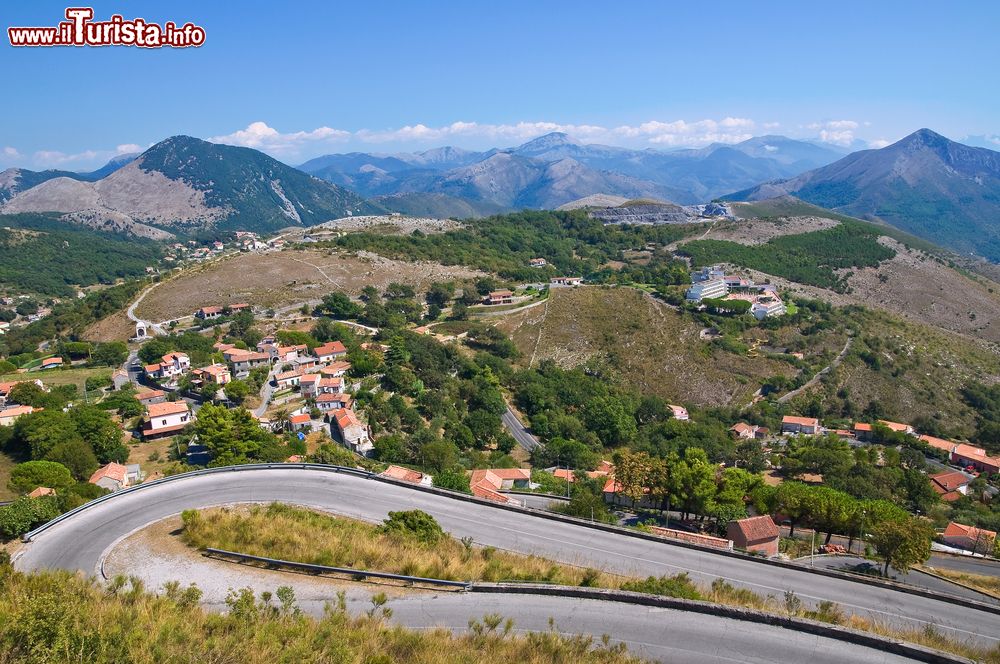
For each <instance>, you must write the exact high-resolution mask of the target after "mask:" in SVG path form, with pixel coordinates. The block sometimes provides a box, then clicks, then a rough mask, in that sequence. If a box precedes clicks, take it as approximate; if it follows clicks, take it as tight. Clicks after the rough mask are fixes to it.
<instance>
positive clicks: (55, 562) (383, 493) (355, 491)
mask: <svg viewBox="0 0 1000 664" xmlns="http://www.w3.org/2000/svg"><path fill="white" fill-rule="evenodd" d="M272 501H281V502H288V503H294V504H299V505H304V506H308V507H314V508H317V509H321V510H325V511H328V512H333V513H338V514H342V515H345V516H349V517H354V518H358V519H363V520H366V521H373V522H374V521H381V520H382V519H384V518H385V517H386V515H387V513H388V512H389V511H390V510H400V509H421V510H424V511H425V512H428V513H430V514H432V515H433V516H434V517H435V518H436V519H437V520H438V521H439V522H440V523H441V525H442V526H443V527H444V528H445V529H446V530H447V531H449V532H451V533H452V534H453V535H454V536H456V537H462V536H470V537H472V538H473V540H474V541H475V542H476V543H477V544H480V545H488V546H494V547H498V548H504V549H509V550H513V551H518V552H521V553H534V554H538V555H540V556H544V557H548V558H552V559H556V560H559V561H562V562H565V563H570V564H578V565H586V566H589V567H596V568H603V569H605V570H608V571H610V572H616V573H620V574H630V575H636V576H647V575H656V576H659V575H665V574H676V573H678V572H687V573H689V574H690V575H691V577H692V579H693V580H694V581H696V582H700V583H710V582H711V581H712V580H714V579H716V578H723V579H727V580H728V581H729V582H731V583H733V584H734V585H737V586H741V587H746V588H750V589H752V590H754V591H755V592H758V593H761V594H764V595H773V596H774V597H775V598H779V599H778V600H777V601H778V603H779V604H780V602H781V599H780V598H782V597H783V595H784V593H785V591H786V590H791V591H794V592H795V593H796V594H797V595H798V596H799V597H800V598H801V599H803V600H804V601H805V602H806V603H816V602H818V601H820V600H830V601H833V602H836V603H837V604H839V605H840V606H841V607H843V608H844V609H845V610H847V611H850V612H854V613H857V614H860V615H864V616H868V617H871V618H873V619H875V620H878V621H879V622H882V623H890V624H893V625H897V626H901V627H909V628H918V629H922V628H924V627H926V626H928V625H934V626H936V628H937V629H939V630H940V631H942V632H943V633H945V634H947V635H948V636H950V637H953V638H956V639H959V640H963V641H970V642H974V643H978V644H981V645H984V646H989V647H995V646H997V645H1000V633H998V631H997V625H998V624H1000V618H998V616H997V615H996V614H994V613H989V612H986V611H981V610H977V609H974V608H969V607H964V606H959V605H956V604H952V603H948V602H944V601H941V600H938V599H932V598H928V597H920V596H917V595H910V594H906V593H903V592H900V591H897V590H894V589H891V588H886V587H881V586H877V585H871V584H868V583H864V582H856V581H849V580H845V579H839V578H830V577H826V576H821V575H818V574H813V573H810V572H809V571H808V570H804V569H803V570H799V569H789V568H785V567H778V566H773V565H767V564H764V563H761V562H758V561H755V560H752V559H744V558H735V557H729V556H722V555H718V554H714V553H711V552H706V551H702V550H695V549H688V548H684V547H680V546H676V545H672V544H669V543H663V542H656V541H648V540H643V539H638V538H633V537H629V536H627V535H623V534H619V533H613V532H605V531H601V530H596V529H592V528H588V527H586V526H583V525H577V524H572V523H565V522H560V521H554V520H550V519H546V518H543V517H540V516H536V515H533V514H530V513H526V512H518V511H510V510H505V509H499V508H496V507H493V506H490V505H487V504H479V503H472V502H466V501H462V500H456V499H453V498H449V497H447V496H441V495H437V494H433V493H427V492H422V491H417V490H415V489H412V488H409V487H406V486H400V485H395V484H390V483H386V482H381V481H377V480H373V479H368V478H365V477H359V476H353V475H347V474H338V473H333V472H323V471H318V470H306V469H303V468H302V467H296V466H289V467H288V468H284V467H279V468H270V469H247V470H239V471H234V472H227V473H218V474H210V475H200V476H191V477H186V478H181V479H177V480H173V481H170V482H166V483H163V484H159V485H156V486H150V487H147V488H143V489H139V490H137V491H134V492H129V493H124V494H120V495H117V496H115V497H114V498H112V499H110V500H107V501H105V502H103V503H98V504H96V505H94V506H93V507H90V508H87V509H85V510H83V511H81V512H80V513H78V514H76V515H74V516H73V517H70V518H68V519H67V520H65V521H63V522H60V523H58V524H55V525H54V526H52V527H51V528H50V529H48V530H46V531H44V532H42V533H40V534H39V535H37V537H36V538H35V539H34V541H32V542H31V543H28V544H26V545H25V546H24V547H23V549H22V550H21V551H20V552H19V553H18V555H17V557H16V559H15V565H16V566H17V567H18V568H19V569H22V570H36V569H46V568H47V569H67V570H82V571H83V572H85V573H87V574H97V573H98V571H99V567H100V565H101V561H102V558H103V556H104V555H105V554H106V552H107V551H109V550H110V549H111V548H112V547H113V546H114V544H115V543H116V542H118V541H119V540H121V539H122V538H124V537H125V536H127V535H128V534H129V533H131V532H134V531H136V530H138V529H141V528H143V527H144V526H146V525H148V524H150V523H152V522H154V521H158V520H160V519H162V518H165V517H167V516H170V515H174V514H177V513H179V512H181V511H182V510H184V509H189V508H203V507H209V506H213V505H223V504H232V503H247V502H272ZM578 601H579V600H574V602H578ZM533 602H534V599H529V600H526V601H525V602H524V603H523V604H518V606H521V607H522V608H523V609H524V610H525V611H527V610H529V609H530V607H531V606H534V604H533ZM532 611H534V610H532ZM532 615H534V613H533V614H532ZM619 615H622V616H629V617H628V618H627V619H626V620H624V621H619V620H618V619H617V617H618V616H619ZM630 616H631V614H630V613H629V612H626V611H618V610H617V607H616V608H615V610H609V611H607V612H606V616H605V622H604V624H605V625H606V627H605V629H603V630H602V633H603V632H609V633H615V632H616V631H618V630H619V628H620V629H621V630H628V629H629V626H628V625H629V623H630V621H631V620H632V618H631V617H630ZM512 617H514V618H515V620H518V619H519V618H521V616H520V615H518V614H517V613H516V612H515V613H513V615H512ZM466 618H468V615H466ZM701 619H702V618H699V620H701ZM619 622H621V624H619ZM520 624H521V625H522V626H524V623H520ZM568 626H569V628H570V629H572V626H571V625H568ZM724 633H725V632H724V631H723V632H720V633H719V637H722V636H723V634H724ZM785 634H790V633H788V632H785ZM652 637H653V635H652V634H648V635H647V638H652ZM811 638H814V637H811ZM778 644H780V645H778ZM782 647H784V639H782V640H780V641H778V642H776V643H772V644H771V653H772V656H773V655H775V654H780V652H779V650H780V648H782ZM775 648H778V650H775ZM848 659H849V660H850V661H855V660H854V659H853V658H848ZM798 661H801V660H798Z"/></svg>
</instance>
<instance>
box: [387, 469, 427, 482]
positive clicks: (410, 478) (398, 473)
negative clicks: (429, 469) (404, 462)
mask: <svg viewBox="0 0 1000 664" xmlns="http://www.w3.org/2000/svg"><path fill="white" fill-rule="evenodd" d="M382 475H383V477H391V478H392V479H395V480H402V481H403V482H411V483H412V484H420V482H421V481H422V480H423V479H424V474H423V473H421V472H419V471H416V470H410V469H409V468H403V467H402V466H389V467H388V468H386V469H385V470H384V471H382Z"/></svg>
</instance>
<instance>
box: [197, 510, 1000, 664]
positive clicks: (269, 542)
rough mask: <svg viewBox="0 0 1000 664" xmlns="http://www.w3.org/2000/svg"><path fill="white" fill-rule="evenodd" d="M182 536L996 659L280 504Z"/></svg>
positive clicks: (668, 583)
mask: <svg viewBox="0 0 1000 664" xmlns="http://www.w3.org/2000/svg"><path fill="white" fill-rule="evenodd" d="M181 537H182V539H183V540H184V541H185V542H186V543H187V544H189V545H192V546H196V547H213V548H220V549H227V550H230V551H238V552H240V553H248V554H252V555H259V556H265V557H270V558H277V559H283V560H294V561H299V562H308V563H314V564H321V565H332V566H337V567H353V568H357V569H368V570H376V571H386V572H394V573H398V574H407V575H412V576H424V577H431V578H438V579H449V580H462V581H470V580H471V581H514V580H520V581H538V582H544V583H552V584H561V585H590V586H596V587H604V588H621V587H622V586H623V585H630V586H631V587H632V589H636V590H638V591H639V592H657V591H656V590H651V589H655V588H660V589H671V590H666V591H665V590H659V591H658V592H666V593H667V594H670V595H671V596H676V597H685V598H689V599H701V600H705V601H709V602H713V603H716V604H724V605H727V606H734V607H740V608H747V609H752V610H755V611H762V612H765V613H772V614H779V615H790V616H797V617H801V618H808V619H812V620H820V621H823V622H828V623H831V624H837V625H843V626H845V627H850V628H853V629H857V630H861V631H866V632H872V633H875V634H880V635H882V636H887V637H890V638H893V639H898V640H903V641H909V642H910V643H916V644H920V645H924V646H927V647H930V648H935V649H938V650H942V651H946V652H951V653H955V654H958V655H961V656H963V657H967V658H969V659H973V660H976V661H980V662H987V663H991V664H1000V648H996V649H994V650H987V649H984V648H981V647H979V646H976V645H971V644H968V643H963V642H959V641H955V640H953V639H949V638H948V637H946V636H945V635H944V634H943V633H941V632H939V631H937V630H935V629H933V627H929V628H927V629H923V630H910V629H901V628H899V627H896V626H892V625H888V624H885V623H882V622H878V621H875V620H872V619H870V618H866V617H862V616H857V615H852V614H848V613H845V612H844V610H843V609H842V608H841V607H840V606H838V605H837V604H834V603H832V602H821V603H820V604H819V605H818V606H816V607H807V606H805V605H804V604H803V603H802V602H801V601H799V600H798V598H796V597H795V596H794V594H792V595H790V596H786V597H776V596H773V595H768V596H763V595H759V594H757V593H755V592H753V591H752V590H748V589H746V588H739V587H736V586H733V585H732V584H730V583H728V582H726V581H724V580H723V579H716V580H715V581H714V582H713V583H712V584H711V585H710V586H699V585H696V584H694V583H692V582H691V581H690V580H689V579H688V577H687V575H686V574H679V575H677V576H675V577H672V578H670V579H666V578H664V579H659V580H657V579H653V578H650V579H646V580H642V579H637V578H633V577H624V576H619V575H614V574H607V573H604V572H599V571H596V570H584V569H581V568H577V567H572V566H568V565H564V564H559V563H555V562H552V561H550V560H546V559H544V558H539V557H537V556H523V555H518V554H514V553H508V552H502V551H497V550H494V549H490V548H476V547H472V546H466V545H465V544H463V543H462V542H459V541H456V540H454V539H451V538H446V539H444V540H441V541H438V542H437V543H434V544H421V543H419V542H417V541H415V540H414V539H412V538H408V537H401V536H390V535H385V534H382V533H381V532H379V529H378V527H377V526H373V525H371V524H367V523H363V522H360V521H355V520H352V519H347V518H341V517H332V516H329V515H326V514H321V513H318V512H314V511H312V510H308V509H304V508H298V507H291V506H287V505H281V504H271V505H268V506H266V507H262V506H250V507H239V508H219V509H211V510H205V511H202V512H199V513H198V514H197V516H196V517H195V518H193V519H192V518H191V516H190V515H189V516H188V517H187V518H186V519H185V528H184V531H183V533H182V534H181Z"/></svg>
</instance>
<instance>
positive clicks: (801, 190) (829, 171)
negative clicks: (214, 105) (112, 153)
mask: <svg viewBox="0 0 1000 664" xmlns="http://www.w3.org/2000/svg"><path fill="white" fill-rule="evenodd" d="M762 183H763V184H762ZM729 192H736V193H729ZM595 195H599V196H598V197H597V198H594V196H595ZM786 196H793V197H796V198H799V199H802V200H805V201H807V202H809V203H812V204H815V205H819V206H821V207H825V208H829V209H832V210H836V211H838V212H843V213H845V214H850V215H854V216H858V217H862V218H866V219H871V220H878V221H882V222H884V223H887V224H891V225H893V226H896V227H898V228H900V229H901V230H904V231H906V232H908V233H910V234H912V235H915V236H918V237H922V238H925V239H927V240H930V241H932V242H934V243H936V244H939V245H941V246H945V247H948V248H950V249H953V250H955V251H958V252H961V253H966V254H974V255H977V256H982V257H986V258H988V259H990V260H993V261H1000V225H998V224H997V219H1000V153H998V152H994V151H992V150H988V149H985V148H979V147H971V146H967V145H963V144H961V143H956V142H954V141H951V140H949V139H947V138H945V137H943V136H941V135H939V134H936V133H934V132H933V131H930V130H928V129H921V130H919V131H917V132H915V133H913V134H911V135H910V136H907V137H906V138H904V139H902V140H900V141H898V142H896V143H894V144H892V145H889V146H887V147H884V148H881V149H877V150H861V151H858V152H853V153H851V154H848V155H846V156H844V155H843V154H841V153H839V152H837V151H836V150H833V149H830V148H827V147H823V146H819V145H815V144H812V143H808V142H804V141H795V140H791V139H788V138H784V137H781V136H761V137H756V138H752V139H750V140H748V141H744V142H742V143H737V144H735V145H710V146H707V147H705V148H700V149H689V150H676V151H671V152H665V151H659V150H632V149H628V148H621V147H613V146H606V145H593V144H584V143H580V142H578V141H576V140H574V139H572V138H570V137H569V136H567V135H566V134H562V133H551V134H546V135H544V136H541V137H539V138H536V139H534V140H531V141H528V142H527V143H524V144H523V145H520V146H517V147H513V148H506V149H491V150H487V151H483V152H475V151H470V150H463V149H461V148H456V147H442V148H436V149H433V150H427V151H424V152H414V153H397V154H367V153H358V152H355V153H349V154H332V155H326V156H323V157H318V158H316V159H312V160H310V161H308V162H306V163H304V164H302V165H301V166H300V167H299V168H293V167H291V166H287V165H285V164H283V163H281V162H279V161H277V160H275V159H273V158H271V157H269V156H267V155H265V154H263V153H262V152H258V151H256V150H253V149H250V148H243V147H233V146H229V145H219V144H214V143H209V142H206V141H202V140H199V139H196V138H191V137H188V136H174V137H172V138H168V139H166V140H164V141H161V142H160V143H157V144H156V145H154V146H152V147H151V148H149V149H148V150H146V151H145V152H143V153H142V154H139V155H122V156H121V157H117V158H115V159H114V160H112V161H111V162H109V163H108V164H107V165H105V166H104V167H102V168H100V169H98V170H96V171H92V172H89V173H72V172H68V171H55V170H53V171H30V170H25V169H8V170H6V171H3V172H2V173H0V214H16V213H25V212H55V213H59V214H60V215H61V218H62V219H63V220H64V221H68V222H76V223H80V224H84V225H86V226H89V227H91V228H96V229H99V230H104V231H113V232H121V233H126V234H131V235H135V236H140V237H147V238H154V239H165V238H169V237H173V235H174V234H193V233H198V232H202V231H206V230H207V231H212V230H222V231H225V230H234V229H238V228H242V229H246V230H256V231H262V232H271V231H276V230H279V229H281V228H285V227H289V226H310V225H314V224H317V223H320V222H323V221H328V220H330V219H334V218H337V217H341V216H344V215H346V214H349V213H350V214H378V213H384V212H386V211H387V210H393V211H399V212H404V213H407V214H413V215H420V216H432V217H459V218H469V217H476V216H483V215H489V214H497V213H502V212H506V211H510V210H518V209H522V208H557V207H560V206H565V205H567V204H569V205H570V206H574V205H576V202H578V201H580V200H581V199H583V200H605V201H630V200H635V199H652V200H654V201H661V202H672V203H677V204H683V205H691V204H697V203H704V202H707V201H710V200H712V199H715V198H721V197H724V198H726V199H729V200H749V201H756V200H763V199H769V198H775V197H786ZM588 197H590V198H588ZM605 207H607V206H605Z"/></svg>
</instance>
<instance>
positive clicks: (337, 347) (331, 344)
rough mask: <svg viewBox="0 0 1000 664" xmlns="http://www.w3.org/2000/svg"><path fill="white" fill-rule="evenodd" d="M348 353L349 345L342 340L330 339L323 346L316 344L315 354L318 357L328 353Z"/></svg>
mask: <svg viewBox="0 0 1000 664" xmlns="http://www.w3.org/2000/svg"><path fill="white" fill-rule="evenodd" d="M345 353H347V346H345V345H344V344H343V342H341V341H328V342H326V343H325V344H323V345H322V346H316V348H315V349H313V354H314V355H316V357H323V356H326V355H340V354H345Z"/></svg>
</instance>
